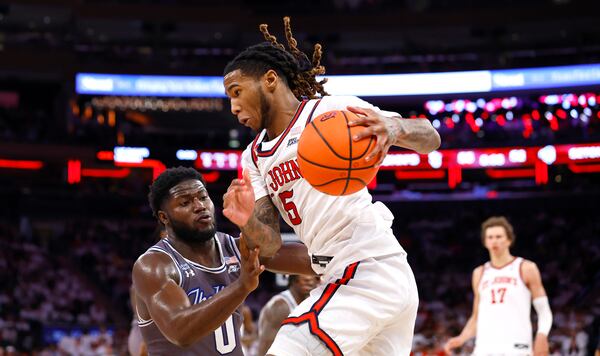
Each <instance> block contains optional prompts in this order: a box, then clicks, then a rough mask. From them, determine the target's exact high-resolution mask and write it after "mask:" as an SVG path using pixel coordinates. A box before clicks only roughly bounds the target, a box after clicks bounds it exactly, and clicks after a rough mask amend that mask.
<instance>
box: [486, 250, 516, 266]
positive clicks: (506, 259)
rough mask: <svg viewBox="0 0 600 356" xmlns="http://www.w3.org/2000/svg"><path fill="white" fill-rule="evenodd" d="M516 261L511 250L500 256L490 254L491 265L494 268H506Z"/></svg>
mask: <svg viewBox="0 0 600 356" xmlns="http://www.w3.org/2000/svg"><path fill="white" fill-rule="evenodd" d="M514 259H515V257H514V256H513V255H511V253H510V251H509V250H507V251H505V252H503V253H501V254H498V255H496V254H493V253H490V263H491V264H492V266H494V267H503V266H506V265H507V264H509V263H510V262H512V260H514Z"/></svg>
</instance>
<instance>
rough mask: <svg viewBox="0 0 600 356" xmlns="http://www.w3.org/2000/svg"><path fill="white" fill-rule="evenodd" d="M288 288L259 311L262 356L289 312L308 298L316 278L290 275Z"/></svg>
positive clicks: (259, 350) (317, 280) (259, 336)
mask: <svg viewBox="0 0 600 356" xmlns="http://www.w3.org/2000/svg"><path fill="white" fill-rule="evenodd" d="M288 283H289V287H288V289H286V290H284V291H283V292H281V293H279V294H276V295H275V296H273V298H271V299H270V300H269V301H268V302H267V304H265V306H264V307H263V308H262V310H261V311H260V316H259V317H258V354H259V355H264V354H266V353H267V350H268V349H269V347H271V344H272V343H273V340H275V335H276V334H277V331H279V328H280V327H281V322H283V321H284V320H285V319H286V318H287V317H288V315H289V314H290V312H291V311H292V310H294V309H295V308H296V307H297V306H298V304H300V303H301V302H302V301H303V300H304V299H306V298H308V296H309V295H310V291H312V290H313V289H315V287H316V286H317V284H318V283H319V278H318V277H317V276H300V275H294V274H292V275H290V277H289V279H288Z"/></svg>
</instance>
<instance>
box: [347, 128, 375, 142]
mask: <svg viewBox="0 0 600 356" xmlns="http://www.w3.org/2000/svg"><path fill="white" fill-rule="evenodd" d="M374 135H375V133H374V129H373V127H367V128H365V129H364V130H362V131H360V132H357V133H356V134H354V136H352V139H353V140H354V141H360V140H362V139H363V138H365V137H370V136H374Z"/></svg>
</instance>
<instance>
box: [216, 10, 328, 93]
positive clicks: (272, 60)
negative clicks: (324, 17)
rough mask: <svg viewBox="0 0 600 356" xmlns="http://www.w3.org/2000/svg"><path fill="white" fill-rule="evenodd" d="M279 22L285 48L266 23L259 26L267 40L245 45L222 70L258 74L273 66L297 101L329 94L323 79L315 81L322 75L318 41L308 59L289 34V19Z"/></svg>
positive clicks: (322, 69)
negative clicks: (238, 70)
mask: <svg viewBox="0 0 600 356" xmlns="http://www.w3.org/2000/svg"><path fill="white" fill-rule="evenodd" d="M283 24H284V29H285V37H286V39H287V44H288V47H289V51H288V50H286V48H285V46H284V45H282V44H281V43H279V42H278V41H277V37H275V36H273V35H272V34H271V33H269V30H268V26H267V25H266V24H262V25H260V26H259V28H260V32H262V34H263V35H264V37H265V40H266V41H267V42H263V43H260V44H257V45H254V46H250V47H248V48H246V50H244V51H243V52H242V53H240V54H238V55H237V57H235V58H234V59H233V60H232V61H231V62H229V64H227V66H226V67H225V70H224V73H223V74H227V73H230V72H232V71H234V70H236V69H241V70H242V72H243V73H244V74H249V75H254V76H260V75H263V74H264V73H265V72H266V71H268V70H269V69H273V70H275V71H276V72H277V74H278V75H279V76H280V77H282V78H283V79H284V80H285V82H286V84H287V85H288V86H289V88H290V90H291V91H292V93H294V96H295V97H296V98H298V99H299V100H302V99H304V98H308V99H314V98H316V97H317V94H319V95H320V96H325V95H329V94H327V92H326V91H325V88H324V87H323V85H324V84H325V83H326V82H327V79H323V80H321V81H317V78H316V77H317V75H323V74H325V67H324V66H322V65H321V57H322V56H323V49H322V47H321V45H320V44H318V43H317V44H315V48H314V52H313V55H312V61H311V60H310V59H309V58H308V56H307V55H306V54H304V53H303V52H302V51H300V50H299V49H298V41H296V39H295V38H294V36H293V35H292V27H291V25H290V18H289V17H287V16H286V17H284V18H283Z"/></svg>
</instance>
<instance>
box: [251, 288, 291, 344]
mask: <svg viewBox="0 0 600 356" xmlns="http://www.w3.org/2000/svg"><path fill="white" fill-rule="evenodd" d="M289 313H290V309H289V307H288V305H287V304H286V302H284V301H283V300H277V301H275V302H274V303H273V304H272V305H271V307H269V308H267V309H265V310H264V312H263V314H262V315H261V318H260V320H259V322H258V354H259V355H266V354H267V351H269V347H271V345H272V344H273V341H275V336H276V335H277V332H278V331H279V328H280V327H281V322H282V321H284V320H285V318H287V316H288V315H289Z"/></svg>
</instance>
